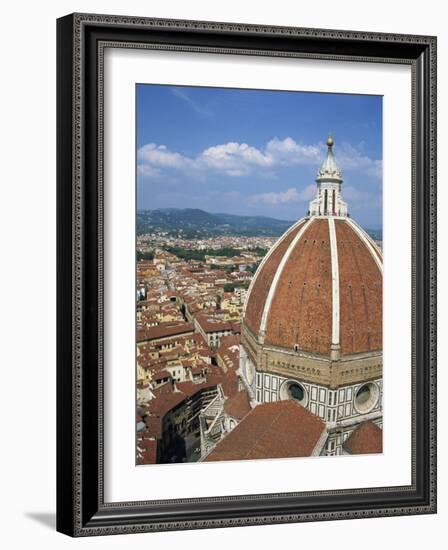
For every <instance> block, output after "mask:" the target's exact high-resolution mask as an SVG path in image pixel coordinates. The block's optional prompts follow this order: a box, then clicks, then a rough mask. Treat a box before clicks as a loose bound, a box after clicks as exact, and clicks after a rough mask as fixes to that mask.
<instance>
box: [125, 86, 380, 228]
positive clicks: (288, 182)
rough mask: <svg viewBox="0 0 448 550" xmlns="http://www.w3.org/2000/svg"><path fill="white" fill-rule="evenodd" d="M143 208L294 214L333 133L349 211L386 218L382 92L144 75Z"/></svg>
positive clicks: (364, 218)
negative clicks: (149, 79) (155, 80)
mask: <svg viewBox="0 0 448 550" xmlns="http://www.w3.org/2000/svg"><path fill="white" fill-rule="evenodd" d="M136 108H137V166H138V170H137V208H138V209H139V210H143V209H157V208H199V209H202V210H205V211H208V212H212V213H223V212H226V213H231V214H239V215H247V216H268V217H271V218H277V219H281V220H288V221H289V220H296V219H299V218H300V217H303V216H304V215H306V213H307V210H308V203H309V201H310V200H311V199H312V198H313V197H314V196H315V193H316V183H315V177H316V172H317V169H318V168H319V167H320V164H321V163H322V161H323V159H324V155H325V153H326V145H325V141H326V138H327V135H328V134H329V133H331V135H332V136H333V138H334V141H335V146H334V153H335V157H336V161H337V162H338V164H339V165H340V166H341V168H342V172H343V178H344V183H343V184H342V196H343V198H344V200H346V202H348V205H349V212H350V214H351V216H352V217H353V218H355V219H356V220H357V221H359V223H361V224H362V225H364V226H368V227H371V228H379V227H381V226H382V97H380V96H361V95H344V94H327V93H318V92H284V91H282V92H278V91H264V90H236V89H222V88H198V87H180V86H160V85H148V84H143V85H142V84H140V85H138V86H137V104H136Z"/></svg>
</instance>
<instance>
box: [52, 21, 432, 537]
mask: <svg viewBox="0 0 448 550" xmlns="http://www.w3.org/2000/svg"><path fill="white" fill-rule="evenodd" d="M57 30H58V106H57V113H58V168H57V174H58V473H57V475H58V493H57V496H58V513H57V528H58V530H59V531H61V532H63V533H66V534H69V535H71V536H89V535H104V534H114V533H132V532H145V531H158V530H170V529H197V528H209V527H225V526H236V525H258V524H260V525H261V524H265V523H284V522H301V521H318V520H330V519H338V518H344V519H347V518H363V517H378V516H390V515H399V514H423V513H434V512H435V511H436V454H435V453H436V441H435V437H436V436H435V423H436V412H435V407H436V403H435V384H436V372H435V368H436V365H435V362H436V351H435V350H436V320H435V311H436V293H435V288H436V279H435V277H436V272H435V266H436V263H435V262H436V258H435V255H436V235H435V231H436V224H435V218H436V206H435V201H436V168H435V167H436V142H435V139H436V134H435V132H436V39H435V38H434V37H427V36H407V35H406V36H405V35H398V34H397V35H388V34H376V33H367V32H350V31H335V30H320V29H302V28H292V27H260V26H254V25H241V24H231V23H213V22H200V21H175V20H161V19H146V18H136V17H122V16H102V15H90V14H74V15H70V16H67V17H64V18H61V19H59V20H58V27H57Z"/></svg>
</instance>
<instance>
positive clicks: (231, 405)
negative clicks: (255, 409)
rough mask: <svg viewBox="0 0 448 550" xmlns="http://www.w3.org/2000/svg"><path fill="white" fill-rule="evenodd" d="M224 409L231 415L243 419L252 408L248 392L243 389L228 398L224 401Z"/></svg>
mask: <svg viewBox="0 0 448 550" xmlns="http://www.w3.org/2000/svg"><path fill="white" fill-rule="evenodd" d="M224 410H225V411H226V413H227V414H228V415H229V416H231V417H233V418H237V419H238V420H241V418H243V417H244V416H246V414H247V413H248V412H250V411H251V410H252V407H251V406H250V400H249V396H248V394H247V392H246V391H245V390H242V391H239V392H237V393H235V394H234V395H232V397H229V398H228V399H226V400H225V402H224Z"/></svg>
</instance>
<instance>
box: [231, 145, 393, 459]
mask: <svg viewBox="0 0 448 550" xmlns="http://www.w3.org/2000/svg"><path fill="white" fill-rule="evenodd" d="M333 147H334V140H333V138H332V137H329V138H328V140H327V156H326V159H325V161H324V162H323V164H322V166H321V168H320V169H319V170H318V172H317V177H316V183H317V187H316V196H315V198H314V199H313V200H312V201H311V202H310V205H309V211H308V214H307V216H305V217H304V218H302V219H300V220H299V221H298V222H297V223H296V224H294V225H293V226H292V227H291V228H290V229H289V230H288V231H287V232H286V233H285V234H284V235H283V236H282V237H280V239H278V241H277V242H276V243H275V245H274V246H273V247H272V248H271V250H270V251H269V253H268V254H267V255H266V256H265V258H264V260H263V261H262V263H261V264H260V266H259V268H258V270H257V272H256V274H255V277H254V279H253V280H252V283H251V286H250V288H249V291H248V296H247V299H246V303H245V306H244V317H243V325H242V335H241V347H240V374H241V379H242V382H243V383H244V386H245V388H246V390H247V391H248V392H249V395H250V398H251V401H252V403H253V405H254V406H256V405H257V404H262V403H269V402H276V401H284V400H292V401H295V402H297V403H299V404H300V405H301V406H303V407H305V408H306V409H307V410H308V411H309V412H310V413H312V414H313V415H316V416H318V417H319V418H321V419H322V420H323V421H324V422H325V423H326V429H327V434H328V437H327V439H326V441H325V443H324V445H323V447H322V449H321V450H320V454H329V455H333V454H342V453H344V452H345V450H346V449H345V447H344V444H345V442H346V441H347V440H348V439H349V438H350V436H351V434H352V433H354V432H355V431H357V430H364V429H365V426H366V423H368V424H369V425H370V424H373V425H374V426H375V427H374V428H372V429H373V430H374V431H376V432H377V436H378V440H381V435H382V434H381V428H382V347H383V346H382V313H383V308H382V299H383V296H382V293H383V286H382V278H383V274H382V272H383V260H382V252H381V250H380V249H379V247H378V246H377V244H376V243H375V241H374V240H373V239H372V238H371V237H370V236H369V235H368V234H367V233H366V232H365V231H364V230H363V229H362V228H361V227H360V226H359V225H358V224H357V223H356V221H354V220H353V219H352V218H351V217H350V216H349V213H348V207H347V203H346V202H344V201H343V199H342V192H341V190H342V189H341V188H342V182H343V180H342V173H341V170H340V168H339V167H338V164H337V162H336V159H335V155H334V152H333ZM380 449H381V445H378V451H380ZM378 451H377V452H378Z"/></svg>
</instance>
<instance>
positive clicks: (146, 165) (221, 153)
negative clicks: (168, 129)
mask: <svg viewBox="0 0 448 550" xmlns="http://www.w3.org/2000/svg"><path fill="white" fill-rule="evenodd" d="M325 152H326V147H325V145H324V144H323V143H319V144H316V145H303V144H300V143H297V142H296V141H295V140H294V139H293V138H291V137H286V138H284V139H279V138H277V137H274V138H273V139H271V140H270V141H268V142H267V143H266V145H265V146H264V147H263V148H257V147H254V146H251V145H249V144H247V143H238V142H234V141H230V142H228V143H223V144H218V145H214V146H212V147H208V148H207V149H204V150H203V151H201V152H200V153H199V154H198V155H197V156H186V155H183V154H181V153H177V152H175V151H171V150H169V149H168V148H167V147H166V146H165V145H157V144H155V143H148V144H146V145H144V146H143V147H141V148H140V149H139V150H138V169H139V173H140V174H141V175H142V176H144V177H147V178H148V179H150V178H151V175H153V174H157V175H160V174H161V173H162V171H165V170H177V171H180V172H184V173H188V174H190V175H194V176H195V177H199V178H204V177H205V176H206V175H207V174H209V173H218V174H223V175H227V176H231V177H241V176H247V175H250V174H253V173H256V174H258V175H260V176H263V175H267V174H269V176H270V177H271V178H272V177H275V169H276V168H279V167H285V166H294V165H308V166H315V167H316V169H317V168H318V166H319V164H320V163H321V162H322V161H323V159H324V156H325ZM335 154H336V157H337V162H338V163H339V164H340V166H341V168H342V170H343V171H344V170H347V171H352V170H353V171H360V170H361V171H363V172H364V174H366V175H367V176H371V177H375V178H379V179H381V173H382V163H381V161H380V160H372V159H370V158H369V157H367V156H365V155H364V154H362V153H361V152H360V150H359V148H358V149H357V148H355V147H353V146H352V145H350V144H348V143H341V145H340V146H338V148H337V151H335Z"/></svg>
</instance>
